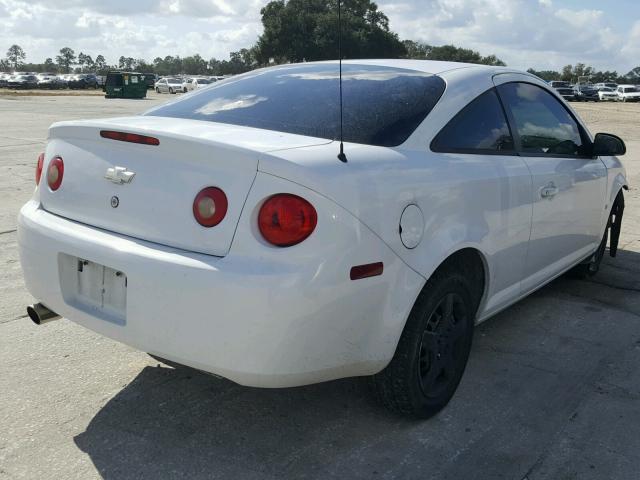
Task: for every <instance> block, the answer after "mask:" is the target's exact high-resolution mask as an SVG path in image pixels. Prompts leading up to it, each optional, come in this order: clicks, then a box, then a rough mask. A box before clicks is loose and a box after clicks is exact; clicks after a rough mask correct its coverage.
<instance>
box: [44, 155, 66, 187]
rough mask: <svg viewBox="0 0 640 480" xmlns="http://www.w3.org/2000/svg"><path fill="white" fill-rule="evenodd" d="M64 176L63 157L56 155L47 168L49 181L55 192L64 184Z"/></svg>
mask: <svg viewBox="0 0 640 480" xmlns="http://www.w3.org/2000/svg"><path fill="white" fill-rule="evenodd" d="M63 176H64V162H63V161H62V158H61V157H55V158H54V159H53V160H51V162H50V163H49V168H47V183H48V184H49V188H50V189H51V190H53V191H54V192H55V191H56V190H58V189H59V188H60V185H62V177H63Z"/></svg>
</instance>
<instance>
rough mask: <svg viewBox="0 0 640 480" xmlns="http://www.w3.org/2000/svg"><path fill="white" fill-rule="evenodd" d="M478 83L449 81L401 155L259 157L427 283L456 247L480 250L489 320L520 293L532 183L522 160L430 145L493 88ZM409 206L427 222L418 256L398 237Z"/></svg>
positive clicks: (327, 152) (361, 149) (317, 151)
mask: <svg viewBox="0 0 640 480" xmlns="http://www.w3.org/2000/svg"><path fill="white" fill-rule="evenodd" d="M453 75H454V76H455V75H456V74H455V73H453ZM460 75H463V73H460ZM467 75H468V73H467ZM455 80H457V79H455ZM471 80H472V81H471V82H462V81H460V82H457V81H454V82H451V83H450V84H449V85H448V87H447V91H446V92H445V94H444V96H443V98H442V99H441V101H440V103H439V104H438V105H437V106H436V107H435V108H434V110H433V111H432V112H431V114H430V115H429V116H428V118H427V120H426V121H425V122H424V123H423V124H422V125H421V126H420V127H419V129H418V130H416V132H415V133H414V134H413V135H412V137H411V138H410V139H409V140H408V141H407V142H406V143H405V144H403V145H402V146H400V147H398V148H383V147H372V146H367V145H356V144H347V145H345V152H346V155H347V159H348V162H347V163H346V164H343V163H341V162H340V161H339V160H338V159H337V158H336V155H337V153H338V145H337V143H334V144H330V145H325V146H319V147H310V148H301V149H295V150H287V151H280V152H271V153H269V154H264V155H263V156H262V157H261V158H260V161H259V166H258V169H259V170H261V171H265V172H268V173H271V174H273V175H277V176H281V177H283V178H288V179H290V180H292V181H295V182H297V183H300V184H302V185H304V186H306V187H308V188H311V189H313V190H315V191H316V192H319V193H321V194H322V195H325V196H327V197H329V198H330V199H332V200H334V201H335V202H336V203H338V204H339V205H341V206H342V207H343V208H345V209H347V210H348V211H349V212H351V213H352V214H353V215H354V216H355V217H356V218H358V219H359V220H361V221H362V222H363V223H364V224H366V225H367V226H368V227H369V228H370V229H371V230H372V231H374V232H375V233H376V234H377V235H378V236H379V237H380V238H381V239H382V240H383V241H384V242H385V243H386V244H387V245H389V247H390V248H391V249H393V250H394V251H395V252H396V253H397V254H398V255H399V256H400V257H401V258H402V259H403V260H404V261H405V262H406V263H407V264H408V265H409V266H410V267H411V268H413V269H414V270H415V271H416V272H418V273H420V275H422V276H424V277H425V278H429V277H430V276H431V274H432V273H433V272H434V271H435V269H436V268H437V267H438V266H439V265H440V264H441V263H442V262H443V261H444V260H445V259H446V258H447V257H448V256H449V255H451V254H452V253H454V252H456V251H457V250H460V249H462V248H466V247H472V248H475V249H477V250H478V251H480V253H481V255H482V256H483V258H484V261H485V265H486V267H487V268H486V269H487V272H486V273H487V278H488V280H489V281H488V282H487V288H486V290H485V300H484V303H483V306H481V310H482V311H481V314H480V316H481V317H483V316H484V314H485V313H487V314H489V313H490V312H492V311H495V310H497V309H499V308H500V307H501V306H503V305H505V304H506V303H508V302H509V301H511V300H512V299H513V298H515V297H517V296H518V294H519V290H520V285H519V282H520V279H521V276H522V272H523V268H524V260H525V258H526V249H527V243H528V241H529V235H530V222H531V202H530V195H531V193H530V192H531V180H530V175H529V171H528V169H527V167H526V165H525V164H524V162H523V161H522V160H521V159H520V158H519V157H517V156H497V155H461V154H441V153H434V152H431V151H430V149H429V144H430V142H431V139H432V138H433V136H434V135H435V134H436V133H437V132H438V131H439V130H440V129H441V128H442V127H443V126H444V125H445V124H446V123H447V122H448V120H449V119H450V118H451V116H453V115H454V114H455V113H456V112H458V111H459V110H460V109H461V108H462V107H464V106H465V105H466V104H467V103H468V102H469V101H470V100H472V99H473V98H475V97H476V96H477V95H479V94H480V93H482V92H483V91H485V90H487V89H489V88H492V86H493V84H492V82H491V77H490V76H487V75H486V72H485V73H484V76H477V77H474V78H472V79H471ZM410 204H415V205H418V207H420V209H421V211H422V213H423V217H424V220H425V228H424V235H423V239H422V241H421V242H420V244H419V245H418V246H417V247H416V248H413V249H408V248H406V247H405V246H404V245H403V243H402V241H401V237H400V232H399V223H400V217H401V215H402V212H403V210H404V209H405V208H406V207H407V206H408V205H410Z"/></svg>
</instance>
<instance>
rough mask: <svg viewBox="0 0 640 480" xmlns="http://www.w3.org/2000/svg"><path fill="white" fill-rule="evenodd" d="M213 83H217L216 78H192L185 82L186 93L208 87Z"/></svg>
mask: <svg viewBox="0 0 640 480" xmlns="http://www.w3.org/2000/svg"><path fill="white" fill-rule="evenodd" d="M212 83H215V80H209V79H208V78H192V79H190V80H189V81H188V82H185V83H183V87H184V92H185V93H186V92H190V91H192V90H198V89H200V88H204V87H208V86H209V85H211V84H212Z"/></svg>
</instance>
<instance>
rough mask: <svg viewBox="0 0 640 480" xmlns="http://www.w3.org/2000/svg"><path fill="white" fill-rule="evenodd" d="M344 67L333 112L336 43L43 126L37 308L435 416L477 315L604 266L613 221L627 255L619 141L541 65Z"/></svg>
mask: <svg viewBox="0 0 640 480" xmlns="http://www.w3.org/2000/svg"><path fill="white" fill-rule="evenodd" d="M342 71H343V94H344V105H345V110H344V115H343V118H344V124H343V125H342V126H341V123H340V118H341V115H340V99H339V96H338V92H339V82H340V80H339V75H338V63H337V62H321V63H304V64H299V65H283V66H278V67H273V68H269V69H264V70H258V71H254V72H250V73H247V74H244V75H241V76H237V77H235V78H234V80H233V81H228V82H220V83H217V84H216V85H213V86H211V87H210V88H205V89H202V90H200V91H197V92H193V93H192V94H190V95H185V96H184V97H182V98H181V99H179V100H177V101H174V102H171V103H168V104H166V105H161V106H159V107H156V108H153V109H152V110H150V111H148V112H147V113H146V114H144V115H142V116H135V117H128V118H116V119H104V120H87V121H69V122H60V123H56V124H54V125H52V126H51V128H50V130H49V137H48V143H47V146H46V150H45V152H44V153H43V154H42V155H41V156H40V158H39V159H38V162H37V169H36V185H37V188H36V190H35V192H34V195H33V198H32V199H31V200H30V201H29V202H28V203H27V204H26V205H25V206H24V207H23V208H22V210H21V212H20V216H19V222H18V242H19V247H20V259H21V263H22V268H23V271H24V277H25V283H26V286H27V288H28V290H29V291H30V292H31V294H32V295H33V296H34V297H35V298H37V299H38V300H39V301H40V302H41V303H38V304H36V305H33V306H30V307H29V308H28V313H29V315H30V317H31V318H32V319H33V320H34V321H35V322H36V323H43V322H45V321H49V320H53V319H55V318H57V317H58V314H59V315H63V316H65V317H67V318H69V319H71V320H73V321H74V322H77V323H79V324H81V325H83V326H85V327H87V328H89V329H92V330H95V331H96V332H99V333H101V334H103V335H106V336H108V337H111V338H114V339H116V340H119V341H121V342H124V343H126V344H128V345H131V346H133V347H135V348H138V349H140V350H143V351H146V352H149V353H151V354H153V355H156V356H159V357H162V358H166V359H168V360H171V361H174V362H177V363H182V364H185V365H189V366H192V367H195V368H198V369H201V370H204V371H207V372H212V373H215V374H217V375H221V376H223V377H226V378H229V379H231V380H233V381H235V382H238V383H240V384H242V385H251V386H257V387H289V386H295V385H304V384H309V383H314V382H321V381H327V380H332V379H336V378H342V377H350V376H370V384H371V386H372V388H373V390H374V392H375V393H376V396H377V398H379V399H380V400H381V401H382V402H383V403H384V404H385V405H387V406H388V407H390V408H392V409H394V410H396V411H399V412H402V413H405V414H410V415H414V416H418V417H428V416H431V415H433V414H434V413H436V412H437V411H439V410H440V409H441V408H443V407H444V406H445V405H446V404H447V402H448V401H449V399H450V398H451V396H452V395H453V394H454V392H455V390H456V388H457V386H458V383H459V381H460V379H461V377H462V374H463V372H464V369H465V365H466V363H467V358H468V355H469V351H470V346H471V340H472V335H473V329H474V325H475V324H476V323H478V322H481V321H483V320H486V319H487V318H489V317H491V316H492V315H494V314H496V313H497V312H499V311H501V310H503V309H505V308H506V307H508V306H509V305H511V304H513V303H514V302H516V301H518V300H519V299H521V298H523V297H525V296H526V295H528V294H530V293H531V292H533V291H535V290H536V289H538V288H540V287H541V286H543V285H545V284H546V283H547V282H549V281H551V280H552V279H554V278H556V277H557V276H558V275H560V274H562V273H564V272H566V271H568V270H569V269H574V271H576V273H579V274H582V275H587V274H594V273H595V272H597V270H598V266H599V264H600V261H601V259H602V257H603V255H604V253H605V247H606V245H607V242H608V240H610V241H609V243H610V254H611V255H615V253H616V247H617V241H618V237H619V234H620V222H621V220H622V212H623V208H624V197H623V189H624V188H626V187H627V181H626V178H625V171H624V168H623V166H622V164H621V163H620V161H619V160H618V158H617V155H622V154H624V153H625V146H624V143H623V142H622V140H620V139H619V138H617V137H615V136H613V135H607V134H598V135H596V136H595V137H593V136H592V135H591V134H590V133H589V131H588V129H587V128H586V126H585V125H584V123H583V122H582V121H581V120H580V119H579V118H578V116H577V115H576V114H575V112H574V111H573V110H572V109H571V108H570V107H569V106H568V105H567V104H566V103H565V102H564V101H563V99H562V97H561V96H560V95H559V94H558V93H557V92H556V91H555V90H554V89H553V88H551V87H550V86H549V85H547V84H546V83H545V82H543V81H541V80H540V79H538V78H537V77H535V76H533V75H530V74H527V73H524V72H519V71H516V70H513V69H509V68H506V67H493V66H479V65H465V64H460V63H446V62H430V61H410V60H380V61H375V60H370V61H349V62H344V63H343V66H342ZM341 131H342V132H343V136H341ZM341 139H343V140H344V152H343V153H344V155H338V153H339V151H340V144H341V142H340V140H341Z"/></svg>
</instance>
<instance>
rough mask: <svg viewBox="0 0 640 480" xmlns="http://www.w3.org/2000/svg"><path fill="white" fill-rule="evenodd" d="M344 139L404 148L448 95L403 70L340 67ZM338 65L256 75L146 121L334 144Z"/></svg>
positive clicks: (433, 81) (431, 79)
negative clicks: (227, 127) (170, 120)
mask: <svg viewBox="0 0 640 480" xmlns="http://www.w3.org/2000/svg"><path fill="white" fill-rule="evenodd" d="M342 70H343V105H344V110H343V115H344V139H345V140H346V141H349V142H355V143H364V144H369V145H378V146H397V145H400V144H401V143H403V142H404V141H405V140H406V139H407V138H408V137H409V135H411V133H413V131H414V130H415V129H416V128H417V127H418V125H420V123H421V122H422V121H423V120H424V119H425V117H426V116H427V114H428V113H429V112H430V111H431V109H432V108H433V107H434V105H435V104H436V103H437V101H438V99H439V98H440V96H441V95H442V93H443V92H444V88H445V83H444V81H443V80H442V79H441V78H440V77H437V76H434V75H431V74H427V73H422V72H417V71H413V70H405V69H399V68H390V67H381V66H373V65H353V64H346V65H343V68H342ZM338 78H339V77H338V65H337V64H334V63H324V64H302V65H286V66H281V67H274V68H269V69H263V70H257V71H254V72H250V73H247V74H244V75H240V76H237V77H234V78H231V79H229V80H227V81H226V82H219V83H215V84H214V85H213V86H211V87H210V88H206V89H203V90H200V91H199V92H198V93H195V94H193V95H190V96H188V97H183V98H181V99H180V100H178V101H176V102H173V103H170V104H168V105H164V106H159V107H156V108H154V109H152V110H150V111H148V112H147V113H145V115H154V116H160V117H176V118H188V119H194V120H203V121H210V122H218V123H227V124H232V125H243V126H248V127H255V128H262V129H266V130H275V131H279V132H286V133H294V134H298V135H307V136H312V137H319V138H326V139H329V140H336V139H338V138H339V137H340V95H339V92H340V91H339V82H338Z"/></svg>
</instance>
